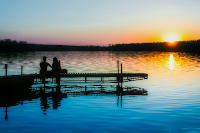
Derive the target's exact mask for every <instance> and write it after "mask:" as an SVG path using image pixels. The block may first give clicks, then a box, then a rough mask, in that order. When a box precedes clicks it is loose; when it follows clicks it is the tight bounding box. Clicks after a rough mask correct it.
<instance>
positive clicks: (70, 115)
mask: <svg viewBox="0 0 200 133" xmlns="http://www.w3.org/2000/svg"><path fill="white" fill-rule="evenodd" d="M44 55H45V56H47V57H48V62H49V63H51V62H52V58H53V57H55V56H57V57H58V58H59V59H60V60H61V64H62V67H63V68H66V69H68V71H69V72H117V60H119V61H120V63H123V71H124V72H136V73H137V72H138V73H148V74H149V79H147V80H141V81H134V82H126V83H124V84H123V86H125V87H127V86H128V87H140V88H144V89H146V90H148V95H147V96H131V95H129V96H116V95H78V94H71V95H64V96H61V97H60V96H58V97H57V96H55V95H49V96H48V95H45V96H40V97H35V98H29V99H28V98H24V99H23V98H22V97H24V96H19V97H21V98H19V97H17V98H14V99H15V100H14V102H13V103H12V104H10V105H9V106H8V107H7V111H6V107H5V105H4V103H5V102H2V101H1V102H0V103H1V106H0V133H12V132H14V133H35V132H43V133H54V132H59V133H66V132H87V133H88V132H103V133H106V132H130V133H132V132H138V133H142V132H143V133H146V132H153V133H199V132H200V82H199V81H200V80H199V79H200V56H198V55H193V54H186V53H168V52H121V53H120V52H34V53H32V52H30V53H23V54H19V53H15V54H1V55H0V75H4V74H5V70H4V64H6V63H7V64H8V65H9V66H8V67H9V70H8V74H9V75H12V74H20V67H21V65H23V66H24V73H38V72H39V63H40V61H41V58H42V56H44ZM65 82H67V81H65V79H63V82H62V84H63V85H64V84H65ZM69 85H70V86H72V87H71V88H72V89H75V90H77V89H84V87H83V86H85V84H84V83H82V82H78V83H70V84H69ZM87 85H88V86H89V88H91V89H92V88H95V87H96V86H100V85H103V86H106V89H115V85H116V84H114V83H108V82H106V83H102V84H101V83H92V84H89V83H88V84H87ZM68 88H70V87H68ZM65 89H66V88H65V87H62V90H63V91H64V90H65ZM14 97H15V96H14ZM27 97H28V96H27ZM16 99H17V100H16ZM6 112H7V113H6Z"/></svg>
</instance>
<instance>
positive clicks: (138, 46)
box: [0, 39, 200, 53]
mask: <svg viewBox="0 0 200 133" xmlns="http://www.w3.org/2000/svg"><path fill="white" fill-rule="evenodd" d="M26 51H163V52H164V51H166V52H169V51H173V52H193V53H199V52H200V40H195V41H179V42H176V45H175V46H169V44H168V42H156V43H130V44H114V45H111V44H109V45H108V46H107V47H105V46H92V45H91V46H69V45H44V44H31V43H27V42H25V41H19V42H17V41H15V40H11V39H4V40H0V52H26Z"/></svg>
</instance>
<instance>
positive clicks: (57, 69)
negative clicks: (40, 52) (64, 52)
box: [52, 57, 62, 75]
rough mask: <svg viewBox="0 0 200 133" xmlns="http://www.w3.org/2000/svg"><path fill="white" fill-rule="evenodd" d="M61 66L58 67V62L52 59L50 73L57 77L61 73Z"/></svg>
mask: <svg viewBox="0 0 200 133" xmlns="http://www.w3.org/2000/svg"><path fill="white" fill-rule="evenodd" d="M61 71H62V70H61V66H60V61H58V59H57V58H56V57H54V58H53V63H52V73H53V74H55V75H57V74H59V73H61Z"/></svg>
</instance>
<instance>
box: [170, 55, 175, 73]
mask: <svg viewBox="0 0 200 133" xmlns="http://www.w3.org/2000/svg"><path fill="white" fill-rule="evenodd" d="M174 67H175V60H174V56H173V54H170V56H169V69H170V70H173V69H174Z"/></svg>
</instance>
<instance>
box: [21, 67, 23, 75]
mask: <svg viewBox="0 0 200 133" xmlns="http://www.w3.org/2000/svg"><path fill="white" fill-rule="evenodd" d="M21 75H23V66H21Z"/></svg>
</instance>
